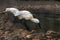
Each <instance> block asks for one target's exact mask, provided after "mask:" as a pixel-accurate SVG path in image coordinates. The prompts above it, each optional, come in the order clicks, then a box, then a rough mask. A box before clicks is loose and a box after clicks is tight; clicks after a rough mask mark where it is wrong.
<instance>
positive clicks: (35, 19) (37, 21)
mask: <svg viewBox="0 0 60 40" xmlns="http://www.w3.org/2000/svg"><path fill="white" fill-rule="evenodd" d="M31 21H32V22H34V23H39V22H40V21H39V20H38V19H37V18H32V19H31Z"/></svg>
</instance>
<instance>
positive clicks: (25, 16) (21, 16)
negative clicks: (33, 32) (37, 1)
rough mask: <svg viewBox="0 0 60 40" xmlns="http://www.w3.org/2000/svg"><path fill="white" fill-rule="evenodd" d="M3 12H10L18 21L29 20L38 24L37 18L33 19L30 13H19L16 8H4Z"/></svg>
mask: <svg viewBox="0 0 60 40" xmlns="http://www.w3.org/2000/svg"><path fill="white" fill-rule="evenodd" d="M5 11H6V12H7V11H10V12H12V13H13V14H14V16H17V17H18V18H19V19H25V20H31V21H32V22H35V23H39V20H38V19H37V18H34V17H33V15H32V14H31V12H29V11H26V10H22V11H19V10H18V9H17V8H6V10H5Z"/></svg>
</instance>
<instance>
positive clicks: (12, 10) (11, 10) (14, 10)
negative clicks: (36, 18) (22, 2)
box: [5, 8, 19, 13]
mask: <svg viewBox="0 0 60 40" xmlns="http://www.w3.org/2000/svg"><path fill="white" fill-rule="evenodd" d="M5 11H6V12H7V11H9V12H12V13H15V12H16V11H19V10H18V9H17V8H6V9H5Z"/></svg>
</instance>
